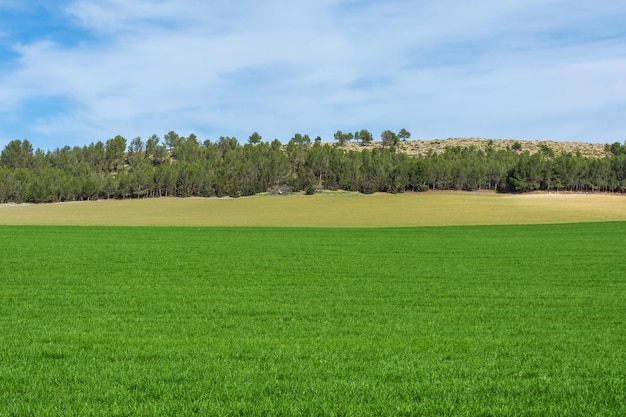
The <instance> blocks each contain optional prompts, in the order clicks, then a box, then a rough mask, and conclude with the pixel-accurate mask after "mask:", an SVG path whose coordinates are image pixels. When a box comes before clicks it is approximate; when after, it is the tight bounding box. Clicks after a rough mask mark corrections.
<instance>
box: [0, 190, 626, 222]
mask: <svg viewBox="0 0 626 417" xmlns="http://www.w3.org/2000/svg"><path fill="white" fill-rule="evenodd" d="M606 221H626V198H624V196H623V195H621V194H608V193H605V194H584V193H531V194H496V193H490V192H472V193H469V192H462V191H445V192H431V193H403V194H383V193H377V194H373V195H364V194H359V193H354V192H352V193H350V192H323V193H318V194H316V195H315V196H313V197H310V196H306V195H303V194H302V193H300V194H290V195H268V194H261V195H257V196H254V197H245V198H142V199H123V200H115V199H111V200H99V201H89V202H87V201H85V202H82V203H79V204H3V205H0V224H4V225H65V226H67V225H98V226H140V225H141V226H268V227H368V228H372V227H418V226H445V225H496V224H547V223H580V222H606Z"/></svg>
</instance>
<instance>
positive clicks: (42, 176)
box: [0, 129, 626, 203]
mask: <svg viewBox="0 0 626 417" xmlns="http://www.w3.org/2000/svg"><path fill="white" fill-rule="evenodd" d="M409 137H410V133H409V132H408V131H406V129H402V130H401V131H400V132H399V133H398V134H396V133H394V132H392V131H390V130H385V131H384V132H383V133H382V134H381V142H380V146H378V147H372V146H371V143H372V138H373V136H372V134H371V133H370V132H369V131H367V130H361V131H357V132H355V133H343V132H341V131H338V132H337V133H336V134H335V139H336V140H337V144H323V143H322V142H321V139H320V138H316V139H315V140H314V141H311V139H310V138H309V136H308V135H301V134H299V133H298V134H296V135H294V137H293V138H292V139H291V140H290V141H289V142H288V143H287V144H286V145H283V144H282V143H281V142H279V141H278V140H274V141H272V142H271V143H268V142H263V141H262V137H261V135H259V134H258V133H257V132H254V133H253V134H252V135H251V136H250V137H249V139H248V143H246V144H244V145H241V144H239V142H238V141H237V139H236V138H229V137H222V138H220V139H219V140H218V141H217V142H211V141H209V140H206V141H204V142H203V143H200V141H199V140H198V138H197V137H196V136H195V135H193V134H192V135H190V136H189V137H182V136H179V135H178V134H176V133H175V132H169V133H167V134H166V135H165V136H164V141H163V143H161V140H160V138H159V137H157V136H156V135H153V136H152V137H150V138H149V139H148V140H147V141H145V142H144V141H143V140H142V139H141V138H139V137H138V138H135V139H133V140H131V141H130V143H127V140H126V139H125V138H123V137H121V136H116V137H115V138H112V139H110V140H108V141H106V143H102V142H97V143H92V144H90V145H88V146H83V147H74V148H70V147H69V146H66V147H63V148H57V149H55V150H53V151H49V152H44V151H42V150H40V149H37V150H33V147H32V145H31V144H30V143H29V142H28V140H23V141H22V140H15V141H12V142H10V143H9V144H8V145H7V146H6V147H5V149H4V150H3V151H2V153H1V154H0V202H17V203H20V202H35V203H39V202H59V201H77V200H93V199H109V198H118V199H123V198H145V197H161V196H179V197H188V196H201V197H210V196H218V197H221V196H231V197H238V196H248V195H254V194H257V193H261V192H267V191H274V192H282V191H283V190H285V191H304V192H305V193H306V194H313V193H315V192H317V191H319V190H340V189H341V190H347V191H356V192H360V193H366V194H370V193H374V192H385V193H402V192H405V191H425V190H430V189H436V190H479V189H485V190H495V191H500V192H527V191H536V190H546V191H552V190H554V191H592V192H593V191H601V192H619V193H623V192H624V191H626V144H625V145H620V144H619V143H614V144H613V145H607V146H606V147H605V149H606V155H605V156H603V157H600V158H590V157H586V156H583V155H582V154H580V153H572V152H555V151H554V150H553V149H552V148H550V147H548V146H547V145H542V146H541V147H540V149H539V152H535V153H531V152H529V151H525V150H523V146H522V144H521V143H520V142H514V143H513V144H512V145H511V146H508V147H507V148H504V149H503V148H497V147H495V146H494V143H493V142H490V143H489V144H488V145H487V146H486V147H485V148H484V149H483V148H479V147H476V146H468V147H462V146H448V147H446V148H445V150H444V151H442V152H441V153H438V152H429V153H428V154H426V155H419V156H411V155H408V154H407V153H405V152H400V151H399V149H401V148H402V146H403V145H404V144H405V143H406V142H404V141H405V140H406V139H407V138H409ZM352 140H357V141H360V146H359V150H354V149H351V148H349V147H348V146H347V144H348V143H349V142H350V141H352Z"/></svg>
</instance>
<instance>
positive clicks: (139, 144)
mask: <svg viewBox="0 0 626 417" xmlns="http://www.w3.org/2000/svg"><path fill="white" fill-rule="evenodd" d="M144 150H145V144H144V143H143V140H141V136H137V137H136V138H135V139H133V140H131V141H130V145H128V154H129V155H133V154H143V152H144Z"/></svg>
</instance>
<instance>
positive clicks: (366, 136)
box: [359, 129, 374, 146]
mask: <svg viewBox="0 0 626 417" xmlns="http://www.w3.org/2000/svg"><path fill="white" fill-rule="evenodd" d="M359 139H360V140H361V145H362V146H365V145H367V144H368V143H370V142H372V141H373V140H374V136H373V135H372V134H371V133H370V131H369V130H367V129H362V130H361V131H360V132H359Z"/></svg>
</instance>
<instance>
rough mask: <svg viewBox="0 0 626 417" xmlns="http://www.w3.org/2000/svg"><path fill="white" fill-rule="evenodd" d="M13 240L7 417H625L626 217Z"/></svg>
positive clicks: (149, 230) (3, 397) (87, 230)
mask: <svg viewBox="0 0 626 417" xmlns="http://www.w3.org/2000/svg"><path fill="white" fill-rule="evenodd" d="M434 195H435V194H434ZM271 198H274V197H271ZM271 198H270V197H267V198H266V199H267V201H271ZM302 198H304V197H302ZM324 198H325V197H324V196H314V197H313V199H311V200H308V201H310V202H311V205H314V204H316V202H317V201H320V200H323V199H324ZM342 198H344V199H345V200H346V201H347V200H350V199H352V200H350V201H365V200H363V199H362V198H361V197H360V196H345V197H342ZM363 198H365V197H363ZM490 198H491V197H490ZM316 199H317V200H316ZM259 200H262V198H260V199H259ZM166 201H167V204H172V205H173V206H175V207H176V209H175V210H180V206H176V204H179V203H178V201H179V200H174V199H172V200H166ZM221 201H222V202H224V203H225V204H226V203H227V202H228V201H229V200H221ZM236 201H237V202H246V201H252V200H251V199H239V200H236ZM263 201H265V200H263ZM394 201H398V200H394ZM616 201H617V200H616ZM621 201H623V200H620V202H618V203H616V204H623V203H621ZM118 203H119V204H118ZM200 203H202V204H205V203H206V201H203V200H199V201H193V202H192V204H190V208H189V210H190V211H191V210H201V211H202V213H204V210H206V207H207V206H202V207H203V208H202V209H201V208H195V206H194V205H195V204H199V205H200ZM109 204H111V205H109ZM114 204H117V205H116V207H118V208H120V207H122V206H123V204H125V202H116V203H112V202H95V203H88V204H66V205H63V204H60V205H54V206H24V207H23V208H27V209H28V210H31V208H33V209H35V208H36V209H39V207H46V208H47V207H54V210H57V209H56V207H62V208H63V210H67V212H70V211H72V210H75V207H99V205H102V206H105V207H109V208H110V207H113V205H114ZM144 204H147V203H144ZM228 204H230V203H228ZM242 204H243V203H242ZM340 204H344V203H340ZM345 204H347V205H350V204H353V203H345ZM394 204H395V203H394ZM397 204H398V206H397V208H400V207H404V206H403V205H402V204H401V203H397ZM509 204H510V203H509ZM528 204H530V203H528ZM533 204H534V203H533ZM423 205H424V206H428V203H427V202H423ZM134 207H142V208H141V209H139V208H138V210H137V211H138V212H137V213H135V212H130V211H129V210H127V211H126V213H125V216H127V217H128V218H133V219H144V222H145V223H151V222H155V223H159V222H158V221H157V220H158V216H159V213H157V212H148V213H147V212H146V210H148V209H147V208H146V207H147V206H141V205H139V206H134ZM191 207H194V208H191ZM213 207H215V206H213ZM230 207H231V209H230V210H225V212H230V211H231V210H232V211H233V212H235V211H236V210H235V209H234V208H232V207H234V206H230ZM299 207H300V206H299ZM354 207H355V209H356V208H358V207H361V209H362V210H364V212H360V213H359V212H355V213H352V216H351V217H350V218H355V219H360V220H358V221H356V220H355V223H349V224H348V226H359V225H361V224H362V223H360V221H361V220H362V219H361V217H362V216H366V217H367V219H366V220H368V221H370V222H371V223H372V224H375V225H378V224H383V223H384V221H383V220H380V219H379V218H384V217H385V216H386V217H387V218H390V217H392V216H393V215H394V213H396V214H397V211H395V210H393V209H391V208H388V209H387V210H389V211H385V212H383V213H377V214H376V213H374V211H373V210H372V209H368V208H363V206H362V205H358V204H355V205H354ZM21 208H22V207H20V209H21ZM13 209H14V207H11V208H9V207H7V208H2V209H0V216H2V221H1V222H2V223H10V222H11V221H7V219H8V218H9V216H7V215H6V213H7V212H9V211H11V210H13ZM257 209H258V207H257ZM63 210H59V213H56V214H54V215H49V216H50V217H45V218H44V217H42V218H40V219H37V220H36V221H35V223H37V222H42V223H45V222H46V221H47V222H50V223H55V222H58V221H60V217H59V216H61V214H60V213H61V212H63ZM238 210H239V209H238ZM301 210H311V208H310V207H307V208H301ZM415 210H416V212H419V213H421V214H425V213H431V214H432V215H433V216H434V215H435V214H436V213H435V211H434V210H433V209H426V208H423V209H422V208H420V209H417V208H416V209H415ZM419 210H424V211H419ZM428 210H430V211H428ZM446 210H448V209H446ZM449 210H452V211H455V212H459V213H464V214H466V215H467V220H468V222H470V223H471V220H472V219H475V217H473V216H474V215H473V214H472V213H473V212H474V210H477V209H475V208H473V207H469V206H466V207H455V208H454V209H449ZM498 210H499V209H498ZM528 210H529V211H528V212H527V213H532V212H533V210H537V209H536V208H533V206H532V204H530V208H529V209H528ZM571 210H573V211H575V208H572V209H571ZM496 211H497V210H496ZM547 211H548V212H549V211H550V209H548V210H547ZM32 213H35V211H34V212H32ZM74 213H75V212H74ZM82 213H83V214H82V216H84V217H81V218H80V220H77V221H76V222H77V223H82V222H86V223H87V222H89V221H93V222H94V223H100V222H101V223H102V224H108V223H116V222H117V221H118V220H119V221H120V222H122V217H123V216H121V215H119V214H112V213H107V211H106V210H102V211H100V212H99V213H100V216H102V217H100V218H99V219H96V220H98V221H95V220H94V219H93V218H89V217H88V215H87V214H85V212H82ZM231 214H232V216H233V218H230V219H229V220H228V221H225V223H229V222H231V221H233V219H234V218H235V217H236V216H237V215H239V214H237V213H231ZM162 215H163V216H165V214H162ZM284 215H285V216H287V217H286V218H288V219H290V220H289V222H291V221H295V220H293V219H296V218H297V216H295V215H294V216H293V217H289V212H288V211H285V212H284ZM397 215H398V216H401V215H404V214H397ZM190 216H192V214H191V212H184V211H183V212H181V213H179V218H178V219H176V222H179V221H180V222H183V221H184V220H185V219H187V218H189V217H190ZM204 216H206V217H204ZM211 216H213V217H215V215H214V214H203V215H201V216H199V217H200V218H203V219H204V218H209V217H211ZM333 216H343V214H342V213H339V212H334V213H325V214H324V216H321V215H320V216H318V217H317V218H316V219H317V220H316V221H314V222H311V224H307V225H308V226H319V225H324V223H323V221H322V220H321V219H322V218H324V219H330V218H331V217H333ZM511 216H513V217H512V218H515V219H517V217H516V216H519V213H511ZM546 216H547V215H546ZM251 217H254V215H251ZM419 217H422V216H421V215H420V216H419ZM492 217H493V218H498V213H493V215H492ZM16 218H18V217H13V218H12V219H16ZM147 218H148V219H150V220H149V221H146V220H145V219H147ZM267 218H271V216H269V217H267ZM341 218H342V219H343V218H344V217H341ZM407 218H408V217H407ZM20 219H21V221H23V222H24V223H26V222H25V221H24V217H22V218H20ZM73 219H74V220H76V218H73ZM113 219H116V220H115V221H114V220H113ZM546 219H552V220H554V219H553V218H552V217H550V216H547V217H546ZM440 220H441V219H440ZM519 220H523V219H521V218H519ZM527 220H529V221H530V219H527ZM592 220H599V219H598V218H595V217H594V218H592ZM21 221H16V222H17V223H20V222H21ZM328 221H330V220H328ZM257 222H258V223H262V222H261V221H260V220H259V218H255V219H254V221H252V220H251V223H257ZM289 222H288V223H289ZM69 223H71V222H69ZM138 223H142V222H141V221H138ZM201 224H202V223H201ZM368 224H369V223H368ZM332 225H333V226H337V224H335V223H333V224H332ZM195 226H197V224H196V225H195ZM0 234H1V236H2V244H1V245H2V246H1V248H2V256H1V257H0V334H1V335H2V336H1V338H0V416H156V415H158V416H190V415H203V416H206V415H216V416H219V415H223V416H239V415H241V416H243V415H246V416H255V415H256V416H261V415H263V416H267V415H270V416H272V415H335V416H339V415H343V416H370V415H376V416H378V415H407V416H408V415H438V416H444V415H448V416H457V415H458V416H461V415H466V416H542V417H543V416H624V415H626V349H625V348H624V347H625V346H626V278H625V277H626V262H625V260H624V255H625V254H626V253H625V249H624V236H625V235H626V222H596V223H578V224H550V225H506V226H502V225H492V226H463V227H403V228H389V227H387V228H358V227H352V228H340V227H335V228H317V227H299V228H294V227H282V228H273V227H235V228H230V227H116V226H111V227H94V226H10V225H9V226H7V225H4V226H0Z"/></svg>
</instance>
